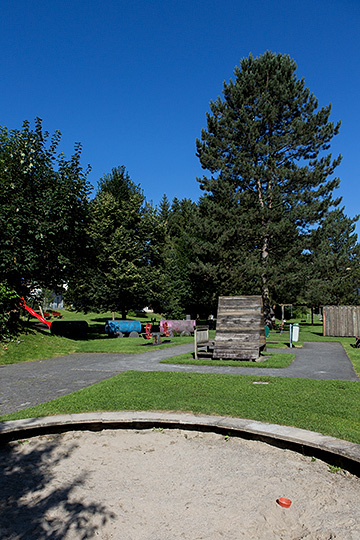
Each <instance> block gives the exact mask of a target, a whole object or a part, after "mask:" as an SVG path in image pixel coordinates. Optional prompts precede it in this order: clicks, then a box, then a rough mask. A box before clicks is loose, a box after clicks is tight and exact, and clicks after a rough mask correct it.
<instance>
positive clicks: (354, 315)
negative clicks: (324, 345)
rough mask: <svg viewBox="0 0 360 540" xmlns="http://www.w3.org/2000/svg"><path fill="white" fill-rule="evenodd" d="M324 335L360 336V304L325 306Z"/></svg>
mask: <svg viewBox="0 0 360 540" xmlns="http://www.w3.org/2000/svg"><path fill="white" fill-rule="evenodd" d="M323 323H324V332H323V333H324V336H337V337H343V336H348V337H358V336H360V306H325V307H324V308H323Z"/></svg>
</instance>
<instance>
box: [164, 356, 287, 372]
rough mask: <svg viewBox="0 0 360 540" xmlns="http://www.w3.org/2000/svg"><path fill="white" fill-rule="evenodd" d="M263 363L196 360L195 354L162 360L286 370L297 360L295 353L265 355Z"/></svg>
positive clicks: (174, 362) (189, 363)
mask: <svg viewBox="0 0 360 540" xmlns="http://www.w3.org/2000/svg"><path fill="white" fill-rule="evenodd" d="M262 358H263V361H262V362H252V361H245V360H241V361H234V360H212V359H211V358H199V359H197V360H195V359H194V355H193V353H188V354H180V355H178V356H173V357H172V358H167V359H166V360H162V361H161V362H160V363H161V364H185V365H195V366H229V367H251V368H254V367H255V368H257V367H258V368H285V367H288V366H290V364H291V362H292V361H293V360H294V359H295V354H293V353H286V352H284V353H271V352H270V353H263V354H262Z"/></svg>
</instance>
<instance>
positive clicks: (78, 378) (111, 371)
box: [0, 342, 359, 414]
mask: <svg viewBox="0 0 360 540" xmlns="http://www.w3.org/2000/svg"><path fill="white" fill-rule="evenodd" d="M192 350H193V344H191V343H190V344H186V345H180V346H178V347H173V348H169V349H161V350H158V351H151V350H150V351H147V352H145V353H142V354H138V355H130V354H117V353H111V354H108V353H89V354H72V355H67V356H62V357H57V358H51V359H48V360H39V361H36V362H25V363H21V364H11V365H6V366H0V414H8V413H10V412H14V411H18V410H21V409H25V408H27V407H30V406H33V405H38V404H40V403H44V402H46V401H50V400H51V399H55V398H57V397H60V396H63V395H66V394H69V393H71V392H74V391H75V390H79V389H81V388H85V387H86V386H89V385H91V384H94V383H97V382H99V381H102V380H104V379H108V378H110V377H112V376H113V375H116V374H117V373H121V372H123V371H129V370H135V371H177V372H192V373H228V374H237V375H258V376H260V375H266V376H277V377H300V378H309V379H323V380H324V379H338V380H346V381H358V380H359V378H358V377H357V375H356V373H355V371H354V369H353V367H352V364H351V362H350V360H349V358H348V356H347V354H346V353H345V351H344V349H343V347H342V346H341V345H340V343H336V342H331V343H330V342H327V343H326V342H325V343H324V342H323V343H305V345H304V347H303V348H302V349H293V350H292V351H293V352H295V354H296V359H295V361H294V362H293V363H292V364H291V366H289V367H288V368H284V369H268V368H260V367H259V368H245V367H241V366H235V367H218V366H187V365H186V366H185V365H176V364H160V363H159V362H160V361H161V360H163V359H165V358H170V357H172V356H176V355H178V354H182V353H185V352H190V351H192ZM275 350H276V349H270V351H275ZM289 351H290V350H288V351H284V349H281V352H289Z"/></svg>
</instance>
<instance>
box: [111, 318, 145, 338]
mask: <svg viewBox="0 0 360 540" xmlns="http://www.w3.org/2000/svg"><path fill="white" fill-rule="evenodd" d="M141 331H142V326H141V322H140V321H128V320H124V321H106V323H105V333H106V334H109V337H117V338H121V337H123V336H129V337H139V335H140V334H141Z"/></svg>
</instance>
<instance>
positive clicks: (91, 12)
mask: <svg viewBox="0 0 360 540" xmlns="http://www.w3.org/2000/svg"><path fill="white" fill-rule="evenodd" d="M359 44H360V2H359V0H333V1H332V2H329V1H328V0H312V1H307V0H298V1H296V2H292V1H289V0H287V1H284V0H278V1H271V0H268V1H263V0H249V1H248V0H244V1H241V0H238V1H230V0H221V1H214V0H206V1H203V0H183V1H181V0H178V1H175V0H148V1H145V0H128V1H127V2H125V1H122V0H118V1H115V0H87V1H85V0H83V1H82V0H71V1H68V0H62V1H60V0H57V1H53V0H46V1H45V0H33V1H29V0H26V1H25V0H1V2H0V50H1V55H0V73H1V94H2V95H1V100H0V125H2V126H7V127H8V128H9V129H14V128H21V126H22V122H23V121H24V120H29V121H31V122H32V125H33V120H34V118H35V117H36V116H39V117H40V118H42V119H43V125H44V128H45V129H46V130H48V131H49V132H50V133H52V132H54V131H55V130H56V129H60V131H61V132H62V142H61V147H60V149H61V150H62V151H64V153H65V154H66V155H67V156H68V157H70V155H71V154H72V151H73V148H74V143H75V142H81V143H82V145H83V159H82V163H83V166H84V167H85V166H86V165H87V164H88V163H89V164H90V165H91V166H92V172H91V173H90V176H89V180H90V181H91V183H92V184H93V185H94V186H97V182H98V180H99V179H100V178H101V177H102V176H103V175H104V174H106V173H108V172H110V171H111V169H112V168H113V167H116V166H119V165H125V167H126V170H127V171H128V173H129V175H130V177H131V178H132V180H133V181H134V182H135V183H136V184H140V185H141V188H142V189H143V191H144V194H145V196H146V198H147V199H148V200H152V201H153V203H154V204H158V202H159V201H160V199H161V197H162V195H163V194H164V193H166V194H167V196H168V198H169V199H170V201H171V200H172V199H173V198H174V197H175V196H176V197H178V198H184V197H189V198H191V199H193V200H197V199H198V197H199V195H200V190H199V187H198V182H197V181H196V177H197V176H202V174H203V173H204V171H203V170H202V169H201V167H200V165H199V161H198V159H197V157H196V155H195V152H196V149H195V140H196V138H197V137H199V136H200V132H201V128H203V127H205V126H206V119H205V113H206V111H207V110H208V105H209V101H210V100H211V99H216V98H217V96H218V95H221V92H222V85H223V81H229V79H230V77H232V75H233V69H234V67H235V66H236V65H239V63H240V59H241V58H243V57H246V56H248V55H249V53H250V52H251V53H252V54H253V55H254V56H258V55H260V54H263V53H264V52H265V51H266V50H271V51H273V52H278V53H286V54H289V55H290V56H291V57H292V58H293V59H294V60H295V61H296V63H297V66H298V70H297V75H298V77H299V78H302V77H304V78H305V82H306V86H308V87H309V88H310V90H311V91H312V92H313V93H314V94H315V96H316V97H317V98H318V100H319V106H324V105H327V104H328V103H330V102H331V103H332V116H331V118H332V120H334V121H335V122H336V121H338V120H341V121H342V127H341V131H340V134H339V135H338V136H337V137H335V139H334V140H333V143H332V146H331V151H332V153H333V155H334V156H337V155H338V154H339V153H341V154H342V155H343V161H342V164H341V166H340V167H339V168H338V169H337V176H339V177H340V179H341V187H340V189H339V190H338V193H337V195H341V196H343V204H344V205H345V210H346V213H347V214H348V215H349V216H351V217H353V216H355V215H356V214H357V213H358V212H359V199H360V187H359V163H358V160H359V154H360V152H359V150H360V142H359V141H360V137H359V127H360V109H359V87H360V66H359ZM358 229H359V228H358Z"/></svg>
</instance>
